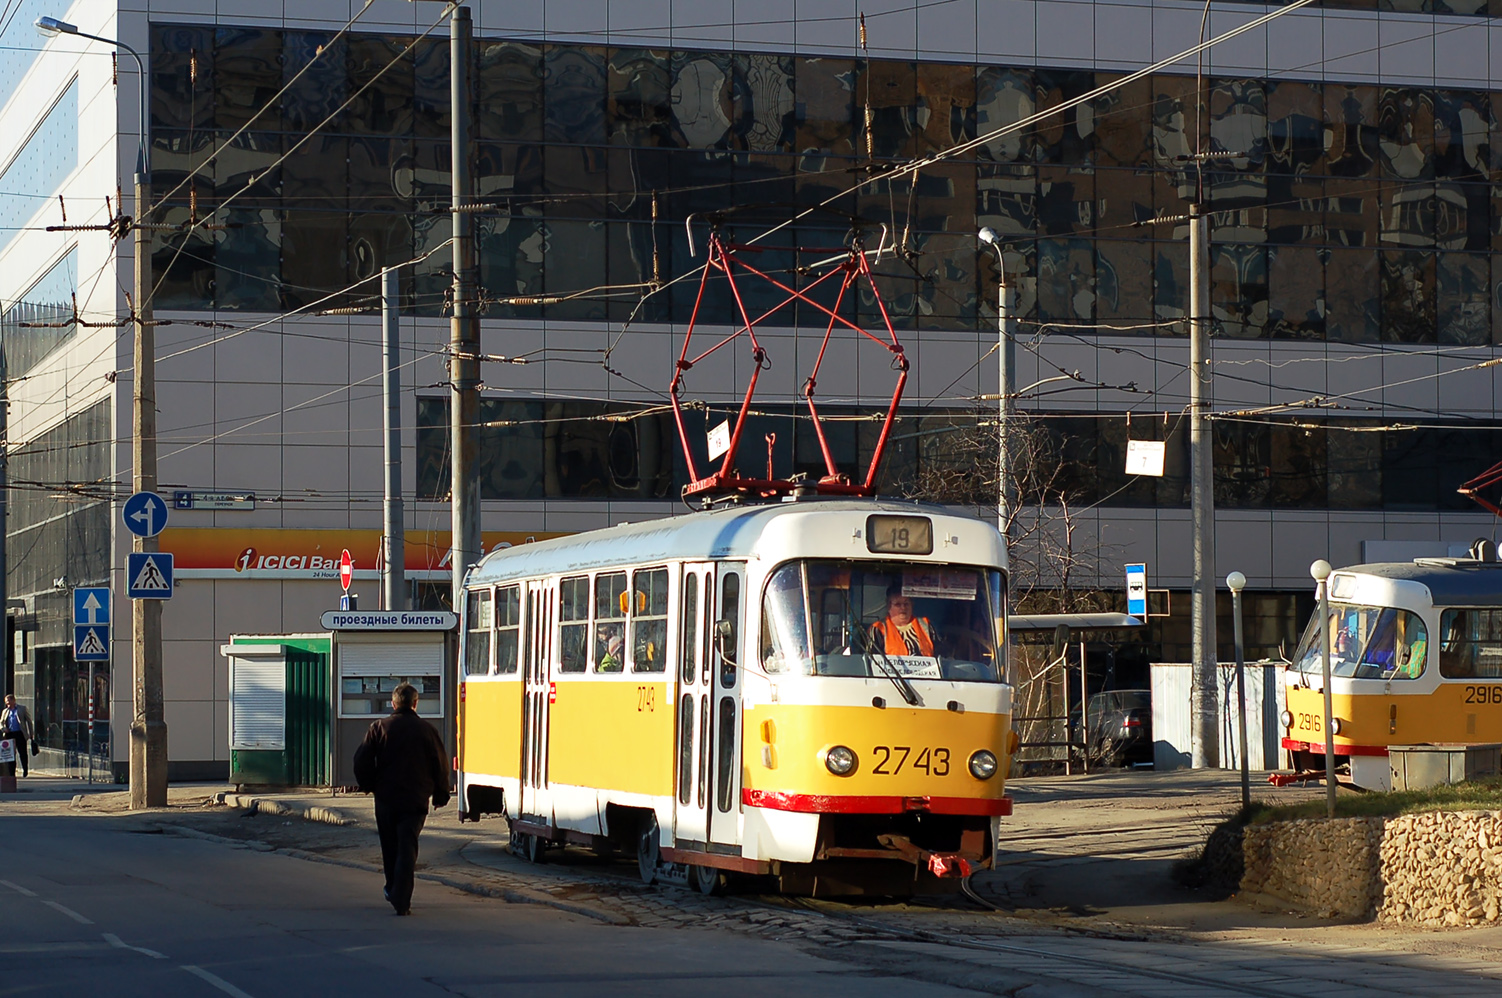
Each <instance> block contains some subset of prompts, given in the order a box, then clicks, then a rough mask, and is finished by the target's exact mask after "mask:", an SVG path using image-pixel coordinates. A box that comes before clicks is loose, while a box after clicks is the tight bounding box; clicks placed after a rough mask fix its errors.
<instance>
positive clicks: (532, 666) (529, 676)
mask: <svg viewBox="0 0 1502 998" xmlns="http://www.w3.org/2000/svg"><path fill="white" fill-rule="evenodd" d="M549 588H550V587H549V585H548V584H547V583H544V582H529V583H527V591H526V595H525V596H524V597H523V599H524V601H525V602H524V603H523V606H522V615H523V616H522V619H523V622H524V623H525V625H526V634H525V635H524V636H523V638H522V641H523V644H522V670H523V683H524V685H523V692H522V767H521V768H522V779H521V785H522V801H521V807H520V808H519V809H518V810H519V811H520V814H521V816H522V818H524V819H530V820H532V821H535V822H536V823H538V824H544V825H551V824H552V823H553V806H552V799H551V795H550V794H549V793H548V713H549V707H548V705H549V703H550V701H551V700H552V695H551V688H552V682H551V679H552V670H551V668H550V666H549V662H550V661H551V659H552V655H551V651H552V648H551V643H552V642H551V637H552V633H553V628H552V619H551V617H552V607H553V600H552V599H551V598H550V597H551V594H550V592H549Z"/></svg>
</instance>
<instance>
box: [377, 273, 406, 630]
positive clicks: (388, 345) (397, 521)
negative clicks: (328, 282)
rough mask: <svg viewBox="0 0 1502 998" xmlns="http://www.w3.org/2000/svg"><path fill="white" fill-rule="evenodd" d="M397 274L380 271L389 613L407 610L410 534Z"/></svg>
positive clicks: (384, 585)
mask: <svg viewBox="0 0 1502 998" xmlns="http://www.w3.org/2000/svg"><path fill="white" fill-rule="evenodd" d="M399 293H400V291H399V288H398V285H397V270H396V268H395V267H388V268H386V269H385V270H383V271H381V356H382V358H383V359H384V361H385V366H384V367H383V368H382V371H381V387H382V389H383V390H384V391H385V393H386V425H385V430H386V433H385V437H384V439H385V450H386V454H385V458H386V496H385V505H384V507H383V509H384V519H385V523H384V526H385V529H384V530H383V531H382V532H381V543H382V547H381V563H382V566H383V568H382V570H381V595H382V597H383V600H382V602H383V603H384V604H385V607H386V609H388V610H405V609H407V534H406V516H405V512H404V510H403V507H402V401H401V390H402V384H401V335H400V334H401V321H400V320H401V317H400V315H399V314H398V312H397V308H398V301H399V299H398V295H399Z"/></svg>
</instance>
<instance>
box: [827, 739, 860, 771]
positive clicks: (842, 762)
mask: <svg viewBox="0 0 1502 998" xmlns="http://www.w3.org/2000/svg"><path fill="white" fill-rule="evenodd" d="M855 762H856V759H855V752H854V751H852V750H851V749H848V748H846V747H845V746H843V745H836V746H834V747H833V748H831V749H830V750H829V751H827V752H825V753H824V768H825V769H827V770H829V771H830V772H831V773H833V774H834V775H836V776H849V775H850V774H851V773H853V772H855Z"/></svg>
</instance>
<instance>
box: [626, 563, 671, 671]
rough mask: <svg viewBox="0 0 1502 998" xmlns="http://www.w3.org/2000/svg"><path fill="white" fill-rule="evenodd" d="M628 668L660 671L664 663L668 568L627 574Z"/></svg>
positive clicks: (663, 667) (666, 636)
mask: <svg viewBox="0 0 1502 998" xmlns="http://www.w3.org/2000/svg"><path fill="white" fill-rule="evenodd" d="M631 592H632V601H631V603H632V606H631V671H632V672H663V671H665V670H666V669H667V664H668V570H667V569H665V568H653V569H648V570H647V571H643V572H636V573H635V574H634V575H633V576H632V577H631Z"/></svg>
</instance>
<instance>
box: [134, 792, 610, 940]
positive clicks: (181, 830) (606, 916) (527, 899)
mask: <svg viewBox="0 0 1502 998" xmlns="http://www.w3.org/2000/svg"><path fill="white" fill-rule="evenodd" d="M215 796H216V797H225V798H240V797H242V796H244V795H241V794H216V795H215ZM247 799H252V798H247ZM218 803H221V804H226V805H227V806H230V807H247V806H249V805H246V804H240V803H231V802H230V801H228V800H223V801H218ZM271 803H277V802H275V801H272V802H271ZM278 806H279V807H282V808H285V809H284V810H280V811H275V810H266V813H267V814H301V813H302V812H301V811H299V810H297V809H294V808H286V806H285V805H281V804H278ZM263 810H264V809H263ZM309 810H320V811H321V810H324V809H323V808H310V809H309ZM336 816H338V815H337V814H336ZM310 820H314V821H317V820H321V819H317V818H314V819H310ZM330 823H331V824H353V822H350V821H345V822H337V821H336V822H330ZM157 827H158V828H161V829H162V830H163V831H166V832H171V833H173V834H174V835H181V836H183V837H184V838H189V839H200V840H202V841H204V842H215V843H218V844H220V845H227V846H238V847H241V848H246V849H254V850H255V851H256V852H274V853H280V854H281V855H283V856H286V857H288V858H289V859H300V860H305V861H309V862H314V863H327V864H329V865H330V866H343V867H347V868H348V869H351V870H360V871H362V872H364V873H380V872H382V871H381V868H380V867H379V866H377V865H376V864H374V863H366V862H363V861H361V860H358V859H337V858H335V857H333V856H324V855H322V854H320V853H316V852H309V851H308V850H306V849H294V848H284V847H278V846H274V845H272V844H271V843H269V842H259V841H256V840H255V839H236V838H231V837H229V836H227V835H215V834H213V833H212V832H201V831H199V830H198V829H196V828H188V827H187V826H185V825H174V824H170V823H166V822H163V823H161V824H159V825H158V826H157ZM417 879H418V880H426V881H428V882H429V883H434V884H441V885H442V886H444V887H450V888H453V889H454V890H456V891H463V892H464V893H466V894H477V895H479V896H480V897H488V898H496V899H498V900H501V901H505V902H507V903H509V904H537V905H544V906H546V907H548V908H556V909H557V910H559V911H564V912H568V913H569V914H571V915H582V916H583V917H585V918H592V919H594V920H595V921H597V922H604V923H605V924H606V925H630V924H632V923H631V919H629V918H627V917H626V916H624V915H618V914H616V913H615V912H611V911H604V910H601V909H599V908H591V907H590V906H588V905H583V904H577V903H574V902H571V901H560V900H558V899H557V898H554V897H550V896H549V895H547V894H545V893H543V892H542V891H530V890H526V889H525V888H517V887H493V886H491V885H490V884H483V883H479V882H477V881H473V880H464V879H461V878H459V877H452V876H446V875H444V874H441V873H419V874H417Z"/></svg>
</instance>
